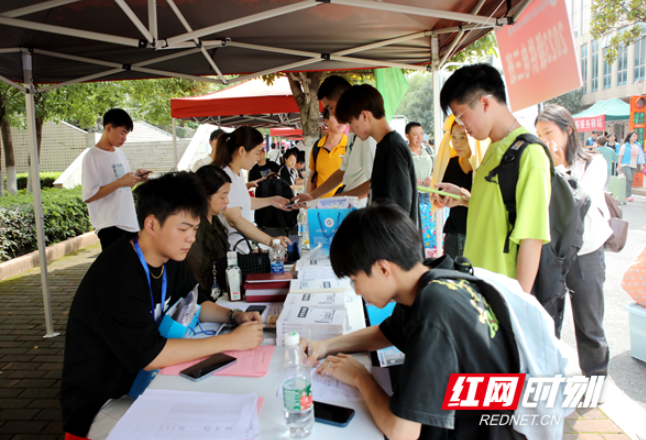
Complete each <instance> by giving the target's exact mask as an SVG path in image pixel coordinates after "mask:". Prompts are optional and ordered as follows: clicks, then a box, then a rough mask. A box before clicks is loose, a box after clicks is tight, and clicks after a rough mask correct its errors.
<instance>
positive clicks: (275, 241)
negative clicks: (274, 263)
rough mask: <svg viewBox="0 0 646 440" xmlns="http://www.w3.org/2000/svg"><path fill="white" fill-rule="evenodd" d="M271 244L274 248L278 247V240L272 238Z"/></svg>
mask: <svg viewBox="0 0 646 440" xmlns="http://www.w3.org/2000/svg"><path fill="white" fill-rule="evenodd" d="M271 243H272V244H273V245H274V246H280V238H274V239H273V240H272V241H271Z"/></svg>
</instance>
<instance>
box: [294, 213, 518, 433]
mask: <svg viewBox="0 0 646 440" xmlns="http://www.w3.org/2000/svg"><path fill="white" fill-rule="evenodd" d="M421 248H422V238H421V236H420V234H419V231H418V230H417V229H416V227H415V225H414V224H413V223H412V222H411V221H410V219H409V218H408V217H407V216H406V214H405V213H404V212H402V211H401V210H400V209H399V207H397V206H394V205H392V204H388V205H372V206H369V207H367V208H365V209H360V210H357V211H354V212H352V213H350V215H348V217H346V219H345V220H343V223H342V224H341V226H340V227H339V230H338V231H337V232H336V234H335V235H334V239H333V241H332V245H331V248H330V259H331V261H332V268H333V269H334V272H335V274H336V275H337V276H339V277H342V276H349V277H350V279H352V281H353V283H354V289H355V291H356V293H357V294H358V295H361V296H363V297H364V298H365V299H366V300H367V301H370V302H371V303H372V304H374V305H376V306H377V307H379V308H381V307H384V306H385V305H386V304H388V302H390V301H391V300H394V301H396V302H397V305H396V306H395V309H394V311H393V314H392V316H391V317H390V318H387V319H386V320H385V321H384V322H383V323H382V324H381V325H379V326H372V327H368V328H366V329H363V330H359V331H357V332H354V333H351V334H348V335H344V336H338V337H335V338H331V339H326V340H324V341H321V342H316V341H314V342H312V346H311V348H312V354H311V355H310V356H309V358H308V361H309V362H310V364H311V365H316V364H317V363H318V359H322V358H326V359H325V360H324V361H322V362H321V363H320V365H319V366H318V369H317V373H318V374H322V375H331V376H333V377H334V378H336V379H338V380H340V381H342V382H344V383H346V384H348V385H350V386H354V387H357V388H358V389H359V391H360V392H361V394H362V396H363V398H364V400H365V402H366V405H367V406H368V410H369V411H370V414H371V415H372V417H373V419H374V420H375V423H376V424H377V426H378V427H379V429H381V431H382V432H383V433H384V434H385V436H386V437H388V438H390V439H395V438H396V439H417V438H420V439H425V440H428V439H478V440H482V439H485V440H486V439H492V440H493V439H512V438H521V439H522V438H524V436H523V435H521V434H518V433H517V432H515V431H513V428H512V427H511V426H509V425H507V426H486V425H485V424H483V425H480V420H481V417H482V415H483V414H501V413H503V412H496V411H477V410H470V411H453V410H442V409H441V408H442V402H443V399H444V396H445V393H446V391H447V386H448V382H449V377H450V375H451V373H463V374H465V373H475V374H486V373H504V374H509V373H518V372H519V366H518V364H517V360H516V359H517V358H516V357H515V355H514V351H513V350H516V347H515V346H513V345H511V343H510V341H509V340H508V339H507V338H506V336H507V335H505V334H503V331H504V330H503V329H502V328H498V327H499V326H498V325H497V318H496V316H495V314H494V312H493V310H492V309H491V307H490V306H489V304H488V303H487V302H486V301H485V300H484V298H483V297H482V295H481V294H480V292H479V290H478V288H477V286H476V285H474V284H472V283H469V282H466V281H464V280H461V281H459V282H457V281H454V280H435V281H432V282H430V283H428V284H426V285H422V284H421V283H420V281H421V278H422V276H423V275H424V274H425V273H426V272H427V271H428V270H429V269H428V268H427V267H426V266H424V265H423V264H422V261H421ZM511 340H512V341H513V339H511ZM301 342H302V344H303V345H307V341H306V340H301ZM391 345H394V346H395V347H397V348H398V349H400V350H401V351H402V352H404V353H405V354H406V359H405V361H404V365H403V367H402V371H401V373H400V375H399V379H398V382H397V383H396V386H395V387H394V394H393V395H392V397H388V395H387V394H386V393H385V392H384V390H383V389H382V388H381V387H380V386H379V385H378V384H377V382H376V381H375V380H374V378H373V377H372V375H371V374H370V372H369V371H368V370H367V369H366V368H365V366H364V365H363V364H361V363H360V362H359V361H357V360H356V359H355V358H353V357H352V356H349V355H346V354H343V353H348V352H357V351H374V350H378V349H381V348H385V347H389V346H391ZM506 414H509V411H507V412H506Z"/></svg>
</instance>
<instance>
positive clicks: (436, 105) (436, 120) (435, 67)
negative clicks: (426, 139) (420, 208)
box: [431, 36, 444, 257]
mask: <svg viewBox="0 0 646 440" xmlns="http://www.w3.org/2000/svg"><path fill="white" fill-rule="evenodd" d="M431 57H432V64H431V66H432V71H433V73H432V75H433V137H434V138H435V145H438V146H439V142H440V140H441V139H442V125H443V124H442V110H441V109H440V88H441V87H442V81H441V75H442V71H441V70H440V43H439V39H438V38H437V37H436V36H434V37H431ZM442 231H444V209H438V210H437V211H435V246H436V248H437V254H436V256H438V257H439V256H441V255H442V254H443V253H444V252H443V250H444V243H443V242H442V241H443V240H442V238H443V237H442Z"/></svg>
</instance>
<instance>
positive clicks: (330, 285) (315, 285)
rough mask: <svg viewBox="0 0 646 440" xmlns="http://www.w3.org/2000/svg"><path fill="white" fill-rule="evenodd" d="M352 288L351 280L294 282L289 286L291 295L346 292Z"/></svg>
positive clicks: (300, 280)
mask: <svg viewBox="0 0 646 440" xmlns="http://www.w3.org/2000/svg"><path fill="white" fill-rule="evenodd" d="M349 288H351V284H350V279H349V278H343V279H338V278H336V279H327V280H326V279H316V280H303V279H300V278H299V279H298V280H292V281H290V285H289V293H334V292H345V291H346V290H348V289H349Z"/></svg>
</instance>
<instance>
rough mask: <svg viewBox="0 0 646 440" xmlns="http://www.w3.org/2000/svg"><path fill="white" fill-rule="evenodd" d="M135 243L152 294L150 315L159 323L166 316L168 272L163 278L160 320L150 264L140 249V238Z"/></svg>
mask: <svg viewBox="0 0 646 440" xmlns="http://www.w3.org/2000/svg"><path fill="white" fill-rule="evenodd" d="M133 243H134V245H135V251H137V256H138V257H139V261H141V265H142V266H143V267H144V272H146V280H147V281H148V291H149V292H150V310H151V311H150V313H151V314H152V315H153V319H154V320H155V322H156V323H159V320H160V319H161V317H162V316H163V315H164V303H165V302H166V285H167V282H168V280H167V279H166V270H164V275H163V277H162V297H161V306H160V309H161V312H160V314H159V319H156V318H155V299H154V298H153V288H152V285H151V284H150V270H148V263H146V259H145V258H144V254H143V252H141V248H140V247H139V238H138V237H135V239H134V240H133ZM165 266H166V265H164V266H162V268H163V269H166V267H165Z"/></svg>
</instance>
